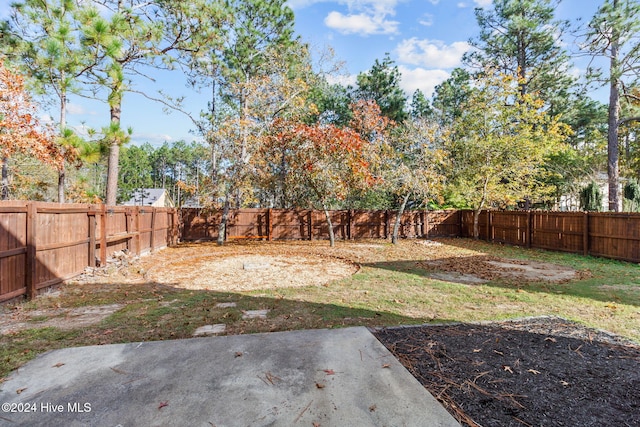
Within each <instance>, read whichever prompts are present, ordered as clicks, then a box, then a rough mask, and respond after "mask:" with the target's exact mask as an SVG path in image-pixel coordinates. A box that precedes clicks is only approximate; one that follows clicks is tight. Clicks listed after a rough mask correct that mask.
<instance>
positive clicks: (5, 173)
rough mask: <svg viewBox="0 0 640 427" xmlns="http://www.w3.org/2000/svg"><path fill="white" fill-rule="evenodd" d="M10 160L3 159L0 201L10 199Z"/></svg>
mask: <svg viewBox="0 0 640 427" xmlns="http://www.w3.org/2000/svg"><path fill="white" fill-rule="evenodd" d="M8 163H9V159H8V158H6V157H3V158H2V187H1V188H0V200H7V199H8V198H9V165H8Z"/></svg>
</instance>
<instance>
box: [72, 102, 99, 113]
mask: <svg viewBox="0 0 640 427" xmlns="http://www.w3.org/2000/svg"><path fill="white" fill-rule="evenodd" d="M67 113H68V114H70V115H76V116H79V115H82V114H91V115H95V114H96V113H95V111H92V112H88V111H87V109H86V108H85V107H84V106H83V105H80V104H74V103H72V102H69V103H67Z"/></svg>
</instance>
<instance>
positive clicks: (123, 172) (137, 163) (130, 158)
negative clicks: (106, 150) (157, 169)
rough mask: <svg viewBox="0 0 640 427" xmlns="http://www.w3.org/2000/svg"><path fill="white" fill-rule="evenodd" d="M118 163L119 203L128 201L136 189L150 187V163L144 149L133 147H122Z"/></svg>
mask: <svg viewBox="0 0 640 427" xmlns="http://www.w3.org/2000/svg"><path fill="white" fill-rule="evenodd" d="M119 162H120V165H119V168H118V170H119V174H118V201H119V202H124V201H127V200H129V199H130V198H131V196H132V195H133V193H134V192H135V191H136V190H138V189H141V188H150V187H151V185H152V180H151V162H150V159H149V153H148V152H147V151H146V150H145V149H144V148H141V147H137V146H135V145H132V146H130V147H123V149H122V152H121V155H120V157H119Z"/></svg>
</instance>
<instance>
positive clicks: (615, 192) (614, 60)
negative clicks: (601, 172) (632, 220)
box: [607, 0, 620, 212]
mask: <svg viewBox="0 0 640 427" xmlns="http://www.w3.org/2000/svg"><path fill="white" fill-rule="evenodd" d="M617 6H618V2H617V0H616V1H614V2H613V8H614V10H616V8H617ZM619 37H620V36H619V34H618V32H617V30H616V29H615V28H614V29H613V33H612V35H611V69H610V71H609V72H610V77H609V79H610V83H609V84H610V85H609V118H608V132H607V175H608V178H609V210H610V211H613V212H619V211H620V192H619V186H620V184H619V182H620V171H619V169H618V158H619V152H618V126H619V124H618V121H619V118H620V78H619V77H618V70H619V68H620V64H619V59H618V48H619Z"/></svg>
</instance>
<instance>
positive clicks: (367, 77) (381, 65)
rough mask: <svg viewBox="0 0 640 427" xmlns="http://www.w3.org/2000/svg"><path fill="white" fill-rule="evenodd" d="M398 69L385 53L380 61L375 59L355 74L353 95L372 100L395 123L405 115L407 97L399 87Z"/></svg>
mask: <svg viewBox="0 0 640 427" xmlns="http://www.w3.org/2000/svg"><path fill="white" fill-rule="evenodd" d="M400 79H401V75H400V70H398V66H397V65H395V63H394V61H393V60H392V59H391V58H390V57H389V54H386V55H385V57H384V58H383V59H382V61H378V60H377V59H376V60H375V62H374V64H373V66H372V67H371V69H370V70H369V71H367V72H365V73H360V74H358V76H357V84H358V87H357V89H356V90H355V96H356V98H357V99H360V100H373V101H375V102H376V103H377V104H378V105H379V106H380V110H381V111H382V114H383V115H384V116H386V117H388V118H389V119H390V120H393V121H394V122H396V123H402V122H403V121H404V120H405V119H406V118H407V117H408V113H407V111H406V103H407V98H406V96H405V94H404V92H403V90H402V88H401V87H400Z"/></svg>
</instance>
